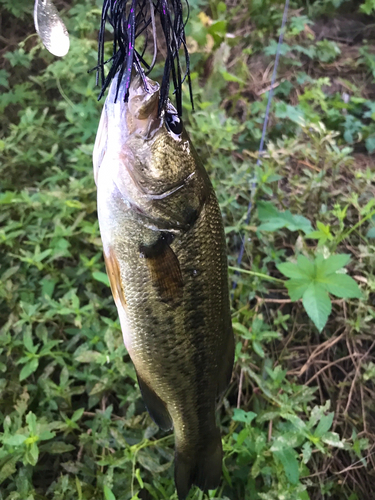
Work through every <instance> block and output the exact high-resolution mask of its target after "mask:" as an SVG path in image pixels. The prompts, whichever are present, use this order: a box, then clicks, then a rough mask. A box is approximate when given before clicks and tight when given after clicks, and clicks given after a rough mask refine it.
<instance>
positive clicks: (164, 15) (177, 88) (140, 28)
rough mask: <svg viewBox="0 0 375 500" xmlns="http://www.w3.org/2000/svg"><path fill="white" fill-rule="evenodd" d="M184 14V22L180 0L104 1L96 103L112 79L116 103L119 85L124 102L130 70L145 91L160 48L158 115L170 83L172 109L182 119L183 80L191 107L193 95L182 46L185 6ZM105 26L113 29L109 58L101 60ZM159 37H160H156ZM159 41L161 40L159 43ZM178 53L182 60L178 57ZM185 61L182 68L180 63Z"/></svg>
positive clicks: (167, 95)
mask: <svg viewBox="0 0 375 500" xmlns="http://www.w3.org/2000/svg"><path fill="white" fill-rule="evenodd" d="M186 10H187V14H186V17H185V18H184V9H183V6H182V3H181V1H180V0H157V2H156V3H154V2H153V0H104V4H103V10H102V20H101V25H100V30H99V50H98V65H97V67H96V68H94V69H97V84H98V82H99V80H100V83H101V87H102V88H101V92H100V95H99V99H100V98H101V97H102V96H103V95H104V92H105V90H106V89H107V87H109V85H110V83H111V81H112V79H113V78H114V76H115V75H116V74H117V72H118V73H119V74H118V78H117V92H116V99H117V97H118V92H119V88H120V85H121V83H122V81H123V80H124V82H125V84H124V86H123V90H122V92H123V93H124V95H121V96H120V98H121V99H123V100H124V101H125V102H127V100H128V97H129V87H130V83H131V80H132V75H133V74H134V70H135V72H136V73H138V74H139V76H140V77H141V79H142V82H143V86H144V89H145V90H147V89H148V87H147V81H146V76H147V75H148V74H150V72H151V70H152V69H153V67H154V65H155V62H156V60H157V57H158V54H159V53H160V48H161V46H163V49H164V50H165V51H166V54H165V55H164V56H163V57H164V58H165V64H164V71H163V78H162V82H161V85H160V98H159V106H158V114H159V115H160V113H161V111H162V109H163V108H165V106H166V104H167V101H168V97H169V90H170V80H171V79H172V82H173V87H174V90H173V93H174V95H175V105H176V109H177V113H178V115H179V116H181V115H182V84H183V83H184V81H185V80H187V83H188V86H189V92H190V100H191V104H192V106H193V94H192V88H191V79H190V60H189V53H188V50H187V46H186V37H185V25H186V23H187V20H188V17H189V6H188V3H187V2H186ZM107 22H108V23H109V24H110V25H111V26H112V28H113V53H112V57H111V58H110V59H109V60H108V61H105V60H104V38H105V26H106V23H107ZM141 35H143V39H144V40H143V46H142V49H141V50H138V49H137V48H136V46H135V45H136V40H137V38H139V37H140V36H141ZM159 35H160V36H159ZM162 37H163V38H164V40H162ZM150 38H151V39H152V44H153V56H152V60H151V61H150V62H149V63H148V62H147V61H146V58H147V56H146V49H147V47H148V45H149V43H150ZM180 49H181V51H183V54H184V56H183V58H181V57H180ZM181 59H185V64H184V66H185V68H184V69H183V68H182V60H181ZM108 62H111V63H112V65H111V68H110V70H109V72H108V74H107V75H105V71H104V68H105V65H106V64H107V63H108Z"/></svg>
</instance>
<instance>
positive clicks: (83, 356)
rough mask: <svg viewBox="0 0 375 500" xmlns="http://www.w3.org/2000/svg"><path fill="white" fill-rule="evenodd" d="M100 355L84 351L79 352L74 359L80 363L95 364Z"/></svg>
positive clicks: (95, 352)
mask: <svg viewBox="0 0 375 500" xmlns="http://www.w3.org/2000/svg"><path fill="white" fill-rule="evenodd" d="M101 357H102V355H101V354H100V352H97V351H84V352H81V353H80V354H79V355H78V356H77V357H76V358H75V359H76V361H79V362H80V363H95V362H96V361H98V359H100V358H101Z"/></svg>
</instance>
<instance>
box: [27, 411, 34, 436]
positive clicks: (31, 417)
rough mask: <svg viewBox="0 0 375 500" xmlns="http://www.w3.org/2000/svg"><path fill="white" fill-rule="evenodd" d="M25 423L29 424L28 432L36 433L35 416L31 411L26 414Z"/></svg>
mask: <svg viewBox="0 0 375 500" xmlns="http://www.w3.org/2000/svg"><path fill="white" fill-rule="evenodd" d="M26 423H27V425H28V426H29V429H30V433H31V434H33V435H34V436H35V435H36V416H35V414H34V413H33V412H32V411H29V413H28V414H27V415H26Z"/></svg>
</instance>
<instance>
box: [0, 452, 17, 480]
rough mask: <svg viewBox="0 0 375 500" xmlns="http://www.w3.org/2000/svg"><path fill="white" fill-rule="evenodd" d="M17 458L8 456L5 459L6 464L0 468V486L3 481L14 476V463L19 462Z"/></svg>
mask: <svg viewBox="0 0 375 500" xmlns="http://www.w3.org/2000/svg"><path fill="white" fill-rule="evenodd" d="M19 458H20V457H19V456H17V455H14V454H12V455H8V457H7V458H6V459H5V460H6V462H5V463H4V462H3V463H4V465H3V466H2V467H1V466H0V484H1V483H3V482H4V481H5V479H7V478H8V477H9V476H11V475H12V474H14V472H16V463H17V462H18V460H19Z"/></svg>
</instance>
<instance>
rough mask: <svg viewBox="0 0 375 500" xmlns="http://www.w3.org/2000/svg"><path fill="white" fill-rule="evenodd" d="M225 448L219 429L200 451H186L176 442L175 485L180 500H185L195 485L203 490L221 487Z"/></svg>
mask: <svg viewBox="0 0 375 500" xmlns="http://www.w3.org/2000/svg"><path fill="white" fill-rule="evenodd" d="M222 457H223V448H222V444H221V436H220V431H219V429H217V428H216V429H215V432H214V433H212V435H211V436H209V437H208V438H207V437H205V439H204V445H203V446H200V447H199V449H198V450H194V451H193V452H191V450H186V451H185V450H184V449H183V448H182V447H179V446H178V442H176V453H175V483H176V489H177V495H178V500H184V499H185V498H186V497H187V495H188V493H189V491H190V488H191V487H192V486H193V485H194V484H195V485H196V486H198V487H199V488H200V489H201V490H203V491H207V490H213V489H215V488H217V487H218V486H219V483H220V478H221V470H222Z"/></svg>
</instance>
